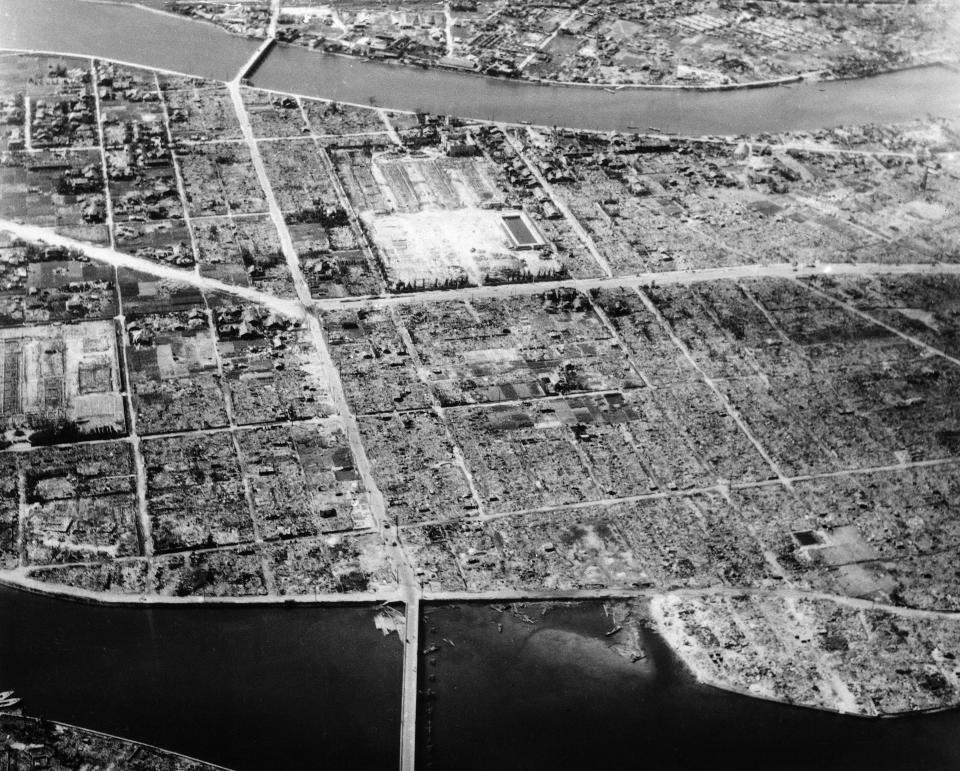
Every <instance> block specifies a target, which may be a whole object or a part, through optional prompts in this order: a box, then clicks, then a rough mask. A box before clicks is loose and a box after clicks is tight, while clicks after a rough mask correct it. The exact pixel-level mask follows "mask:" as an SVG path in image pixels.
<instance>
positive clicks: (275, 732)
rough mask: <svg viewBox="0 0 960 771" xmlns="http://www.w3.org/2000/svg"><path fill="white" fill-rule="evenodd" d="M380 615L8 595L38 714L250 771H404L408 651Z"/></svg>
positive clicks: (17, 665)
mask: <svg viewBox="0 0 960 771" xmlns="http://www.w3.org/2000/svg"><path fill="white" fill-rule="evenodd" d="M374 615H375V610H374V609H373V608H356V607H353V608H349V607H323V608H319V607H309V606H305V605H296V606H293V607H291V606H282V607H263V606H256V607H255V606H247V607H242V606H223V605H221V606H205V607H197V606H194V607H185V606H177V607H172V606H167V607H152V608H151V607H116V606H103V605H88V604H82V603H77V602H72V601H67V600H57V599H52V598H49V597H42V596H39V595H34V594H29V593H27V592H21V591H16V590H13V589H9V588H5V587H0V690H7V689H11V688H13V689H16V693H17V695H18V696H20V697H21V698H22V699H23V707H24V709H25V711H26V712H27V714H30V715H42V716H44V717H47V718H49V719H52V720H60V721H63V722H67V723H73V724H75V725H80V726H84V727H87V728H93V729H96V730H100V731H105V732H107V733H111V734H115V735H117V736H122V737H125V738H131V739H137V740H140V741H145V742H148V743H150V744H155V745H158V746H161V747H165V748H167V749H171V750H175V751H178V752H181V753H184V754H186V755H191V756H193V757H197V758H201V759H203V760H208V761H212V762H215V763H220V764H222V765H225V766H227V767H229V768H234V769H237V770H238V771H244V770H249V771H281V770H285V769H291V770H293V769H304V770H305V771H306V770H307V769H309V771H316V769H325V770H336V769H343V771H353V770H354V769H377V770H378V771H379V770H380V769H389V770H390V771H394V769H396V767H397V765H398V763H399V747H400V740H399V731H400V696H401V682H402V681H401V667H402V656H403V648H402V646H401V643H400V640H399V639H398V637H397V635H396V634H391V635H389V636H387V637H384V636H383V635H382V634H381V632H379V631H378V630H377V629H376V628H375V626H374V621H373V619H374Z"/></svg>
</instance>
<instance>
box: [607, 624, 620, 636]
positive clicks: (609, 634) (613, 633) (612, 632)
mask: <svg viewBox="0 0 960 771" xmlns="http://www.w3.org/2000/svg"><path fill="white" fill-rule="evenodd" d="M621 629H623V627H622V626H621V625H620V624H617V625H616V626H615V627H614V628H613V629H611V630H610V631H609V632H606V633H605V636H606V637H613V636H614V635H615V634H616V633H617V632H619V631H620V630H621Z"/></svg>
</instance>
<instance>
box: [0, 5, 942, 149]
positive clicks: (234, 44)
mask: <svg viewBox="0 0 960 771" xmlns="http://www.w3.org/2000/svg"><path fill="white" fill-rule="evenodd" d="M171 41H176V44H174V45H172V44H171ZM255 46H256V43H255V42H254V41H250V40H247V39H245V38H242V37H238V36H236V35H230V34H228V33H226V32H224V31H222V30H220V29H218V28H216V27H214V26H212V25H209V24H203V23H198V22H191V21H189V20H186V19H181V18H176V17H172V16H169V15H164V14H157V13H151V12H148V11H144V10H142V9H138V8H135V7H131V6H117V5H110V4H102V3H88V2H80V0H0V47H13V48H29V49H43V50H56V51H69V52H73V53H80V54H86V55H93V56H104V57H110V58H114V59H120V60H123V61H128V62H132V63H140V64H145V65H150V66H154V67H161V68H167V69H172V70H176V71H179V72H189V73H192V74H197V75H201V76H204V77H212V78H218V79H229V78H231V77H233V76H234V75H235V74H236V73H237V71H238V70H239V69H240V67H241V65H242V63H243V62H244V61H245V60H246V59H247V57H248V56H249V55H250V53H251V52H252V51H253V49H254V48H255ZM254 82H255V83H256V85H259V86H263V87H264V88H271V89H275V90H278V91H288V92H292V93H297V94H302V95H305V96H315V97H322V98H328V99H338V100H342V101H346V102H353V103H357V104H369V103H370V100H371V99H372V100H373V101H374V102H375V103H376V104H378V105H380V106H382V107H390V108H395V109H408V110H412V109H422V110H427V111H430V112H436V113H443V114H448V115H459V116H463V117H470V118H480V119H492V120H502V121H508V122H521V121H530V122H532V123H535V124H545V125H563V126H573V127H578V128H591V129H595V128H599V129H604V130H606V129H613V130H621V131H623V130H628V129H629V127H631V126H638V127H639V128H640V129H641V130H643V131H646V130H647V128H648V127H656V128H657V129H662V130H664V131H675V132H678V133H680V134H737V133H756V132H761V131H779V130H788V129H810V128H816V127H821V126H827V125H830V126H833V125H839V124H850V123H866V122H871V121H875V122H890V121H902V120H908V119H910V118H913V117H917V116H922V115H925V114H926V113H928V112H929V113H933V114H935V115H957V114H960V73H956V72H952V71H950V70H947V69H943V68H925V69H915V70H908V71H905V72H900V73H893V74H889V75H882V76H879V77H876V78H868V79H865V80H856V81H844V82H832V83H821V84H799V85H794V86H790V87H777V88H763V89H752V90H743V91H728V92H718V91H706V92H696V91H678V90H664V89H655V90H647V89H645V90H635V89H634V90H630V89H624V90H621V91H618V92H616V93H608V92H606V91H604V90H603V89H597V88H584V87H568V88H565V87H550V86H539V85H534V84H529V83H519V82H516V81H507V80H497V79H492V78H483V77H479V76H476V75H470V74H465V73H458V72H453V71H439V70H423V69H420V68H417V67H407V66H400V65H388V64H379V63H374V62H365V61H359V60H355V59H348V58H345V57H341V56H330V55H324V54H322V53H319V52H316V51H310V50H307V49H305V48H299V47H295V46H280V47H278V48H277V49H276V50H274V51H273V52H272V53H271V54H270V56H268V57H267V59H266V61H265V62H264V64H263V65H262V66H261V67H260V68H259V69H258V70H257V72H256V75H255V77H254Z"/></svg>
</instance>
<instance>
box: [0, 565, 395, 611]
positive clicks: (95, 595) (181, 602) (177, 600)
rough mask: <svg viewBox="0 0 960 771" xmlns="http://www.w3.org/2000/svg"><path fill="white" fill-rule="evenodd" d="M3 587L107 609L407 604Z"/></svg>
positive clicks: (361, 597)
mask: <svg viewBox="0 0 960 771" xmlns="http://www.w3.org/2000/svg"><path fill="white" fill-rule="evenodd" d="M0 587H3V588H5V589H10V590H13V591H22V592H26V593H28V594H33V595H37V596H41V597H46V598H49V599H52V600H64V601H66V602H77V603H80V604H83V605H100V606H103V607H128V608H144V607H150V608H157V607H165V606H167V607H181V608H182V607H185V606H191V605H193V606H198V607H199V606H203V605H216V606H224V607H227V606H237V607H242V606H244V605H269V606H274V607H281V606H283V605H315V606H318V607H321V606H322V607H336V606H356V605H371V606H374V605H393V604H397V603H402V602H403V597H402V594H401V593H400V591H399V590H398V591H396V592H394V591H390V592H382V591H381V592H375V593H374V592H370V593H362V592H349V593H347V592H344V593H343V594H292V595H270V594H256V595H240V596H229V595H227V596H212V595H210V596H205V595H199V596H187V597H173V596H167V595H163V594H110V593H107V592H97V591H94V590H92V589H81V588H79V587H75V586H67V585H66V584H53V583H50V584H48V583H45V582H43V581H37V580H36V579H32V578H27V577H26V576H24V577H22V578H21V577H19V576H17V575H16V574H15V573H13V571H4V572H3V573H0Z"/></svg>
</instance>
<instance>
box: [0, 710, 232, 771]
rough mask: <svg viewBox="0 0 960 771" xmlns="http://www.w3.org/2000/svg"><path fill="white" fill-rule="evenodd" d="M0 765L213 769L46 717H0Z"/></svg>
mask: <svg viewBox="0 0 960 771" xmlns="http://www.w3.org/2000/svg"><path fill="white" fill-rule="evenodd" d="M0 753H2V754H0V761H2V762H3V763H4V768H10V769H21V768H24V769H26V768H30V769H33V768H57V769H59V768H128V769H130V770H131V771H213V769H216V768H219V766H212V765H209V764H207V763H203V762H201V761H199V760H194V759H193V758H187V757H184V756H183V755H177V754H176V753H173V752H167V751H165V750H161V749H157V748H156V747H151V746H149V745H146V744H139V743H137V742H133V741H128V740H126V739H118V738H117V737H115V736H109V735H108V734H102V733H98V732H96V731H88V730H86V729H83V728H77V727H75V726H70V725H64V724H63V723H54V722H52V721H50V720H43V719H39V720H38V719H36V718H29V717H18V716H14V715H9V714H3V715H0Z"/></svg>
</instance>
